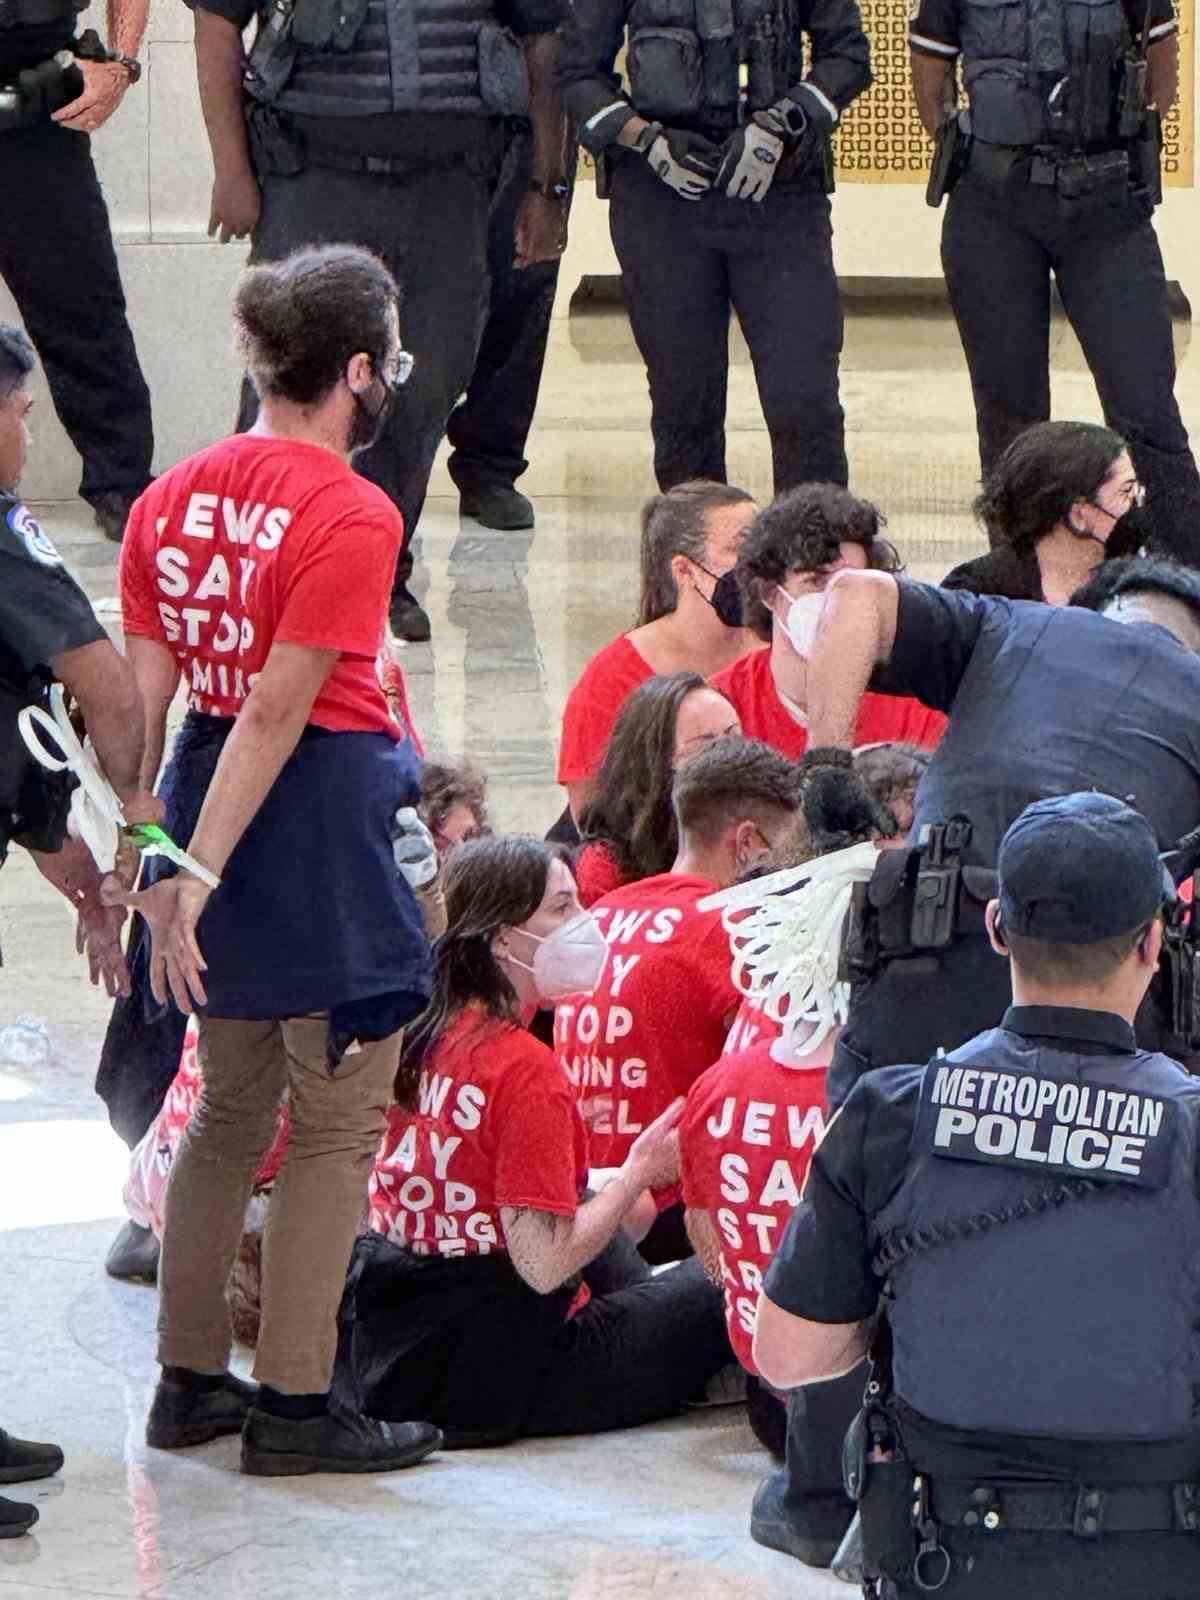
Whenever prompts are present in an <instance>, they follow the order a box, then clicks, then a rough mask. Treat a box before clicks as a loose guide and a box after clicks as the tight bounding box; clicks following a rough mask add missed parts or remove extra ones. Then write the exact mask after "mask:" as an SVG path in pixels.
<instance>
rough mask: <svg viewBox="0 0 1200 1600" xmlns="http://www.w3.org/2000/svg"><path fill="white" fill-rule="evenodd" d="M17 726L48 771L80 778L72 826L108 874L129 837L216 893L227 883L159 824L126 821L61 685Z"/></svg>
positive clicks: (149, 853) (19, 718)
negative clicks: (51, 743) (48, 740)
mask: <svg viewBox="0 0 1200 1600" xmlns="http://www.w3.org/2000/svg"><path fill="white" fill-rule="evenodd" d="M17 726H18V728H19V729H20V731H21V738H22V739H23V740H24V741H25V748H26V749H27V750H28V751H29V754H30V755H31V756H32V757H33V759H34V760H35V761H36V762H37V763H38V765H39V766H42V767H45V769H46V771H47V772H70V773H73V774H74V776H75V777H76V778H77V779H78V780H79V787H78V788H77V789H75V790H74V791H73V792H72V795H71V809H70V814H69V817H68V823H67V826H68V828H69V830H70V832H71V833H72V834H73V835H74V837H75V838H77V839H82V841H83V843H84V844H85V845H86V846H87V847H88V849H89V850H90V851H91V854H92V859H93V860H94V861H95V863H96V865H97V867H98V868H99V869H100V872H101V874H102V875H104V874H107V873H109V872H111V871H112V870H113V868H114V867H115V866H116V862H117V849H118V847H119V845H120V843H121V840H122V839H125V840H127V841H128V842H129V843H130V844H132V845H133V846H134V847H135V848H136V849H137V850H139V851H140V852H141V853H142V855H144V856H165V857H166V859H167V860H168V861H173V862H174V863H175V865H176V866H177V867H181V868H182V869H183V870H184V871H185V872H190V873H191V874H192V875H193V876H194V877H197V878H199V879H200V882H201V883H203V884H207V886H208V887H209V888H210V889H219V888H220V886H221V880H220V878H218V877H217V875H216V873H215V872H210V871H209V870H208V868H207V867H203V866H201V865H200V863H199V862H198V861H197V860H196V859H195V857H193V856H190V855H188V853H187V851H186V850H183V849H181V848H180V847H179V845H177V844H176V843H175V841H174V840H173V839H172V838H171V837H170V835H169V834H167V833H164V832H163V830H162V829H161V828H160V827H158V826H157V825H156V824H155V823H152V822H138V823H133V824H127V823H126V821H125V813H124V812H123V811H122V809H121V802H120V800H118V799H117V795H116V791H115V790H114V789H113V786H112V784H111V783H109V781H108V779H107V778H106V777H105V776H104V774H103V772H101V770H100V767H99V764H98V763H97V761H96V757H95V752H94V751H93V749H92V742H91V740H90V739H88V740H85V741H84V742H82V743H81V742H80V739H79V735H78V734H77V733H76V732H75V729H74V728H73V727H72V725H71V719H70V717H69V716H68V715H67V698H66V695H65V693H64V692H63V686H62V684H61V683H55V684H52V685H51V687H50V710H49V711H47V710H46V709H45V708H44V707H43V706H25V707H24V709H23V710H21V711H20V712H18V714H17ZM47 734H48V735H49V737H50V738H51V739H52V740H53V741H54V744H55V745H56V746H57V748H58V749H59V750H61V751H62V755H61V756H59V755H57V754H56V753H55V751H54V750H53V749H49V748H47V746H46V743H45V738H44V736H45V735H47Z"/></svg>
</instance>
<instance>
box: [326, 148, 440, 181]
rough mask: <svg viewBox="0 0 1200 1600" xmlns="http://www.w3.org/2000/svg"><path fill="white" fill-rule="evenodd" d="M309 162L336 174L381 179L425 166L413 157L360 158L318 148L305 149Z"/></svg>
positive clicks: (350, 153)
mask: <svg viewBox="0 0 1200 1600" xmlns="http://www.w3.org/2000/svg"><path fill="white" fill-rule="evenodd" d="M307 155H308V159H309V162H310V163H311V165H312V166H314V167H334V168H336V170H337V171H338V172H370V173H376V174H378V175H379V176H381V177H393V176H396V175H397V174H401V173H409V172H415V171H417V170H418V168H421V167H423V166H424V165H425V163H423V162H422V161H420V160H417V159H415V158H414V157H413V156H362V155H355V154H353V153H352V152H351V151H348V150H328V149H326V150H322V149H321V148H320V146H319V145H318V146H316V147H315V148H314V146H313V145H311V144H310V145H309V146H308V149H307Z"/></svg>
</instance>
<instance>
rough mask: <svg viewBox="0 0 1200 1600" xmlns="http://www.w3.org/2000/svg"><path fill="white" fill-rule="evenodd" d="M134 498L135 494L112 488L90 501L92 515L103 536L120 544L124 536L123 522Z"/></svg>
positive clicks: (126, 519) (127, 518)
mask: <svg viewBox="0 0 1200 1600" xmlns="http://www.w3.org/2000/svg"><path fill="white" fill-rule="evenodd" d="M136 499H137V496H136V495H128V494H120V493H118V492H117V491H116V490H115V489H114V490H113V491H112V492H111V493H109V494H102V495H101V496H100V498H99V499H98V500H94V501H93V502H92V516H93V517H94V518H95V521H96V526H97V527H98V528H99V529H100V532H101V533H102V534H103V535H104V537H105V538H106V539H111V540H112V542H113V543H114V544H120V542H121V540H122V539H123V538H124V537H125V524H126V523H127V522H128V521H129V513H130V510H131V509H132V507H133V502H134V501H135V500H136Z"/></svg>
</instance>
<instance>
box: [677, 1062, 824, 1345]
mask: <svg viewBox="0 0 1200 1600" xmlns="http://www.w3.org/2000/svg"><path fill="white" fill-rule="evenodd" d="M827 1046H829V1041H828V1040H826V1045H825V1046H823V1047H822V1048H821V1049H820V1050H818V1051H817V1052H816V1056H815V1059H814V1061H813V1062H812V1064H811V1065H810V1066H805V1067H784V1066H780V1065H779V1063H778V1062H776V1061H772V1059H771V1041H770V1040H762V1039H760V1040H759V1041H758V1043H757V1044H754V1045H751V1047H750V1049H749V1050H744V1051H742V1052H741V1053H740V1054H738V1055H732V1056H724V1057H722V1059H721V1060H720V1061H718V1062H717V1063H716V1064H715V1065H714V1066H712V1067H710V1068H709V1070H708V1071H707V1072H706V1073H705V1074H704V1075H703V1077H701V1078H699V1079H698V1080H697V1082H696V1083H695V1084H694V1085H693V1086H692V1089H691V1092H690V1093H689V1094H688V1102H687V1110H686V1111H685V1112H684V1115H683V1122H682V1124H681V1126H680V1135H679V1151H680V1163H681V1169H682V1175H683V1199H684V1203H685V1205H687V1206H688V1207H689V1208H691V1209H694V1210H697V1211H707V1212H708V1214H709V1216H710V1217H711V1219H712V1222H713V1225H714V1227H715V1228H716V1230H717V1235H718V1238H719V1241H720V1250H721V1280H722V1284H723V1286H724V1290H725V1317H726V1320H727V1322H728V1324H729V1342H730V1343H731V1344H732V1346H733V1349H734V1354H735V1355H736V1356H737V1358H738V1360H739V1361H740V1362H741V1364H742V1366H743V1367H745V1369H746V1371H747V1372H750V1373H753V1374H754V1375H755V1376H757V1374H758V1369H757V1367H755V1365H754V1355H753V1345H754V1324H755V1320H756V1318H757V1316H758V1297H759V1294H760V1293H761V1291H762V1282H763V1274H764V1273H765V1272H766V1270H767V1265H768V1263H769V1262H770V1260H771V1257H772V1256H773V1255H774V1254H775V1250H776V1248H777V1247H778V1244H779V1241H780V1239H781V1238H782V1237H783V1230H784V1228H785V1227H786V1226H787V1222H788V1219H789V1217H790V1216H791V1214H792V1212H793V1211H794V1210H795V1208H796V1206H797V1205H798V1204H799V1201H800V1191H801V1190H802V1189H803V1187H804V1180H805V1178H806V1177H807V1176H808V1164H809V1161H810V1160H811V1159H812V1153H813V1150H814V1149H815V1148H816V1145H817V1143H818V1141H819V1140H820V1138H821V1135H822V1134H823V1133H824V1131H825V1068H826V1065H827V1064H828V1061H829V1056H830V1048H827Z"/></svg>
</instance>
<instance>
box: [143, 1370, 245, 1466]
mask: <svg viewBox="0 0 1200 1600" xmlns="http://www.w3.org/2000/svg"><path fill="white" fill-rule="evenodd" d="M257 1395H258V1387H257V1385H256V1384H253V1383H243V1382H242V1380H241V1379H240V1378H235V1377H234V1376H233V1374H232V1372H227V1373H226V1374H225V1376H224V1378H223V1379H222V1381H221V1387H220V1388H219V1389H190V1388H188V1387H187V1386H186V1385H184V1384H182V1383H174V1382H172V1381H171V1380H170V1379H169V1378H160V1379H159V1380H158V1388H157V1389H156V1390H155V1391H154V1400H153V1403H152V1404H151V1406H150V1415H149V1417H148V1418H147V1420H146V1443H147V1444H148V1445H150V1446H151V1448H152V1449H154V1450H185V1449H187V1447H188V1446H189V1445H193V1444H207V1443H208V1441H209V1440H210V1439H220V1438H221V1437H222V1436H223V1435H224V1434H227V1433H241V1431H242V1424H243V1423H244V1422H245V1420H246V1417H247V1416H248V1414H249V1412H250V1408H251V1406H252V1405H253V1404H254V1401H255V1398H256V1397H257Z"/></svg>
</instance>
